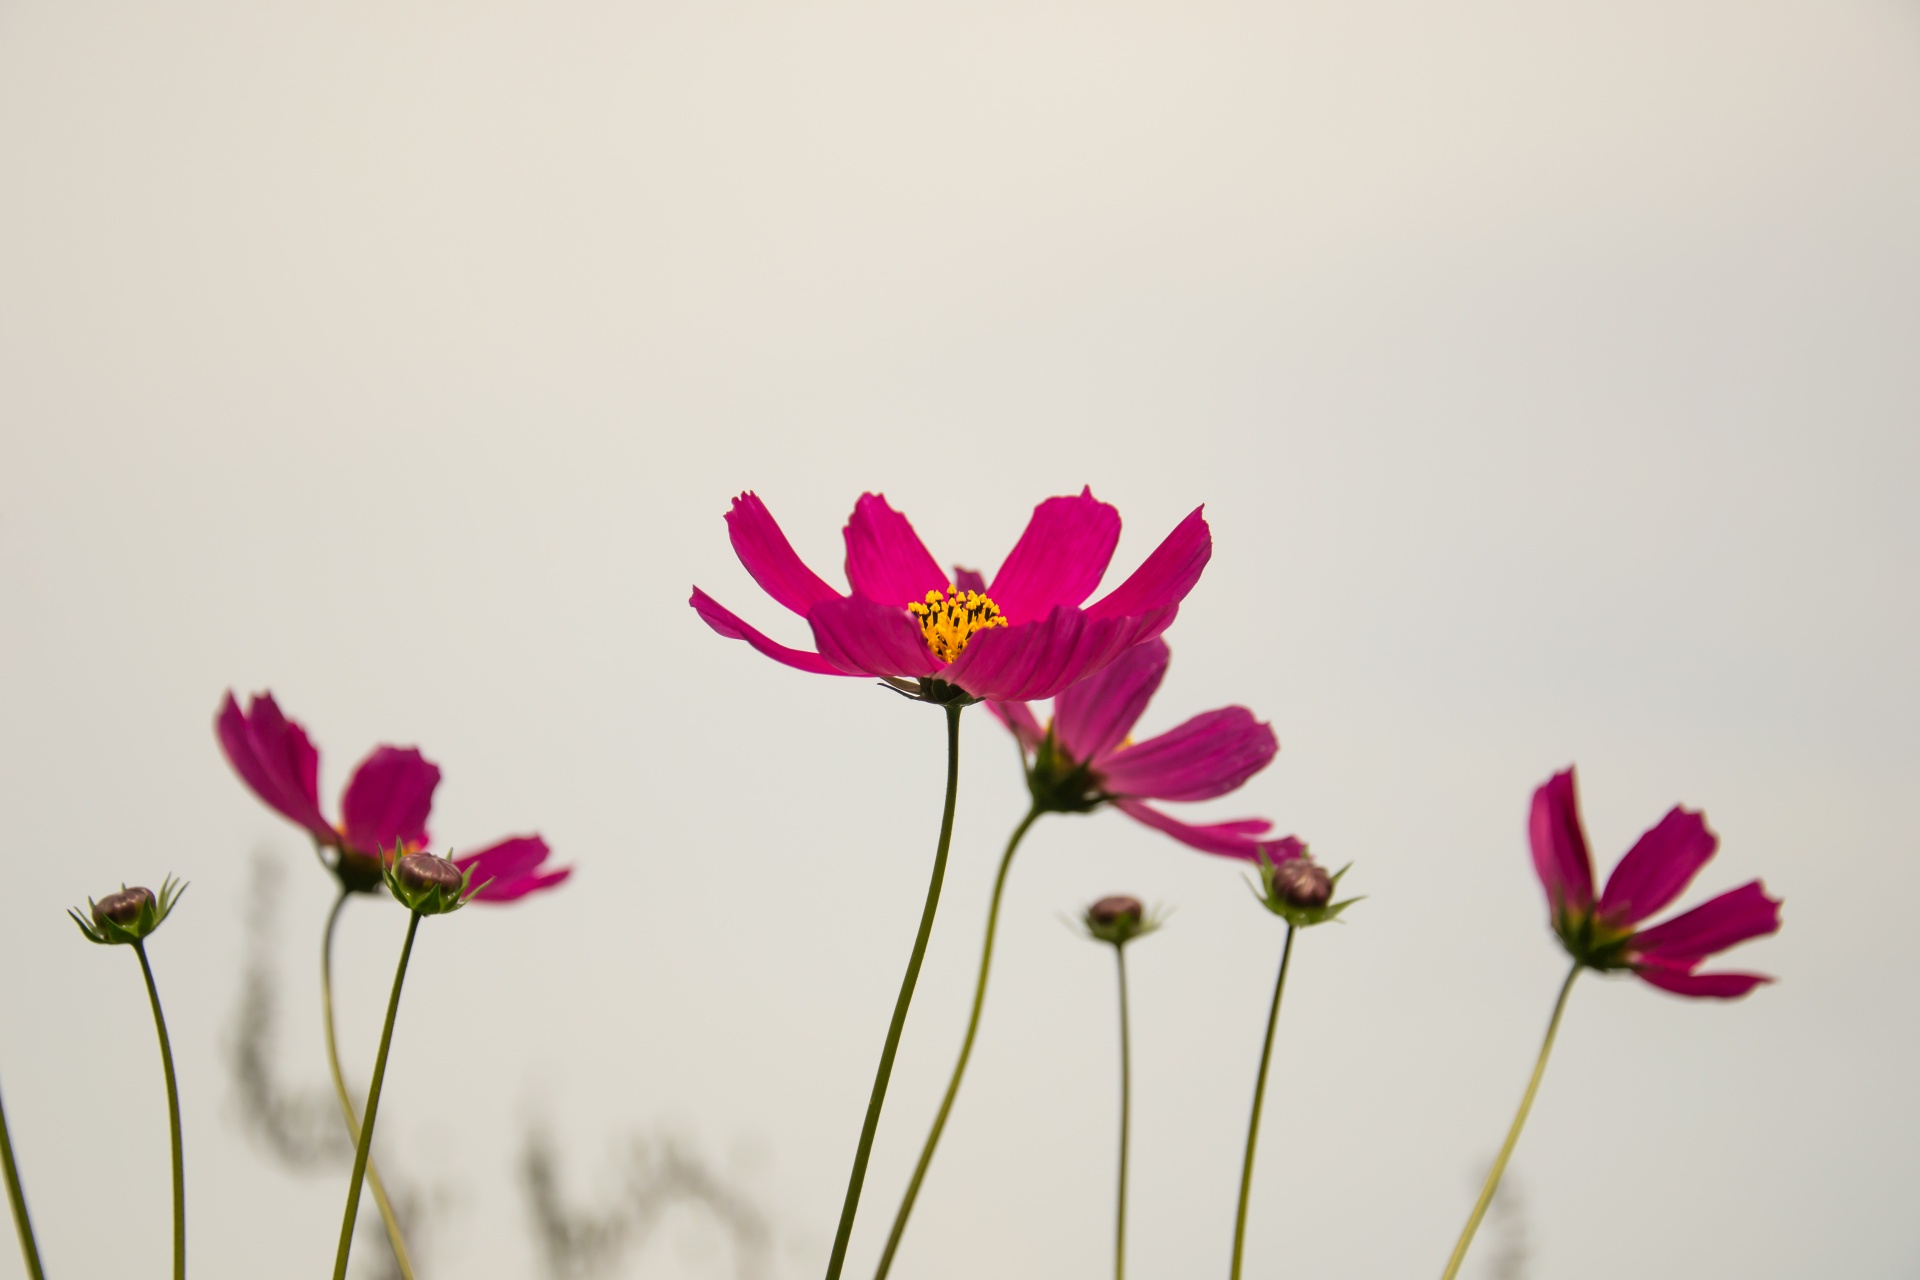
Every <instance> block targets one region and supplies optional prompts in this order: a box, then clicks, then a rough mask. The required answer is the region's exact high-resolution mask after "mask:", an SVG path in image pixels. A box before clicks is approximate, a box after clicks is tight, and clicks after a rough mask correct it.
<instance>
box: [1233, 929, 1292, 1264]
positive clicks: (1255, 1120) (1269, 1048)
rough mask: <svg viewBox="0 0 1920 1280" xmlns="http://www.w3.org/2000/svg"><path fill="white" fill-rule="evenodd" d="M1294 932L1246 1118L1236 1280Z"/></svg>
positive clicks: (1284, 950) (1235, 1235) (1284, 954)
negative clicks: (1255, 1154) (1269, 1070)
mask: <svg viewBox="0 0 1920 1280" xmlns="http://www.w3.org/2000/svg"><path fill="white" fill-rule="evenodd" d="M1293 931H1294V927H1293V924H1292V923H1291V922H1289V923H1288V925H1287V941H1286V945H1285V946H1283V947H1281V948H1280V976H1279V977H1278V978H1275V979H1274V983H1273V1004H1272V1005H1271V1006H1270V1007H1269V1008H1268V1009H1267V1041H1266V1044H1265V1045H1264V1046H1262V1047H1261V1050H1260V1074H1259V1075H1257V1076H1255V1077H1254V1082H1253V1116H1252V1118H1251V1119H1249V1120H1248V1121H1247V1154H1246V1158H1245V1159H1244V1160H1242V1161H1241V1163H1240V1207H1239V1208H1238V1209H1237V1210H1236V1211H1235V1213H1234V1217H1233V1272H1232V1275H1233V1280H1240V1262H1241V1258H1242V1256H1243V1255H1244V1254H1245V1252H1246V1247H1247V1200H1248V1197H1249V1196H1250V1194H1251V1193H1252V1191H1253V1152H1254V1148H1255V1146H1256V1145H1257V1144H1258V1143H1259V1141H1260V1107H1261V1104H1262V1103H1263V1102H1265V1101H1266V1096H1267V1070H1268V1068H1269V1067H1270V1066H1272V1064H1273V1031H1274V1028H1275V1027H1277V1026H1279V1025H1280V996H1281V994H1282V993H1283V992H1284V991H1285V990H1286V988H1287V965H1288V964H1289V962H1291V961H1292V959H1293Z"/></svg>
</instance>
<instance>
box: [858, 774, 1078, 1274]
mask: <svg viewBox="0 0 1920 1280" xmlns="http://www.w3.org/2000/svg"><path fill="white" fill-rule="evenodd" d="M1043 812H1045V810H1043V809H1041V808H1040V807H1039V806H1038V805H1036V806H1034V807H1033V808H1031V809H1029V810H1027V816H1026V817H1024V818H1022V819H1020V825H1019V826H1017V827H1015V828H1014V829H1013V836H1012V837H1011V838H1010V839H1009V840H1008V841H1007V851H1006V852H1005V853H1003V854H1001V855H1000V872H999V874H998V875H996V876H995V877H994V880H993V898H992V900H991V902H990V903H989V905H988V907H987V940H986V943H985V944H984V945H983V946H982V947H981V948H980V977H979V979H978V981H976V982H975V983H974V987H973V1012H972V1013H971V1014H969V1015H968V1017H967V1034H966V1038H965V1039H963V1040H962V1041H961V1042H960V1058H959V1061H957V1062H955V1063H954V1064H953V1078H952V1079H950V1080H949V1081H947V1093H946V1096H945V1097H943V1098H942V1099H940V1110H939V1111H938V1112H936V1113H935V1115H934V1117H933V1128H932V1130H931V1131H929V1132H928V1134H927V1141H926V1143H925V1145H923V1146H922V1147H921V1148H920V1162H919V1163H918V1164H916V1165H914V1166H913V1177H912V1179H911V1180H910V1181H908V1183H907V1193H906V1195H904V1196H902V1197H901V1198H900V1208H899V1210H898V1211H897V1212H895V1213H894V1215H893V1229H892V1230H891V1231H889V1232H888V1233H887V1247H886V1249H885V1250H884V1251H882V1253H881V1254H880V1266H879V1269H878V1270H876V1271H875V1272H874V1273H873V1275H874V1280H886V1275H887V1271H888V1270H889V1269H890V1268H891V1267H892V1266H893V1255H894V1254H895V1253H896V1252H897V1251H898V1250H899V1248H900V1239H901V1237H902V1236H904V1235H906V1233H907V1219H908V1217H909V1216H911V1215H912V1213H913V1205H914V1201H915V1200H917V1199H918V1198H919V1195H920V1184H921V1183H922V1182H924V1181H925V1180H926V1177H927V1169H928V1167H929V1166H930V1165H932V1164H933V1150H934V1148H935V1147H937V1146H939V1145H940V1135H941V1133H942V1132H943V1131H944V1130H945V1129H946V1127H947V1115H948V1113H949V1112H951V1111H952V1110H953V1100H954V1099H955V1098H956V1097H958V1096H959V1094H960V1078H961V1077H962V1076H964V1075H966V1073H967V1060H968V1059H969V1058H971V1057H972V1056H973V1038H974V1036H975V1034H976V1033H978V1032H979V1030H980V1010H981V1007H982V1006H983V1005H985V1004H986V1002H987V972H988V970H989V969H991V968H992V966H993V940H994V935H995V933H996V932H997V931H998V929H999V927H1000V897H1001V894H1002V893H1003V892H1005V890H1006V887H1007V870H1008V868H1010V867H1011V866H1013V855H1014V853H1015V851H1016V850H1018V849H1019V848H1020V841H1021V838H1022V837H1024V836H1025V835H1026V834H1027V829H1028V828H1029V827H1031V826H1032V825H1033V824H1034V821H1035V820H1036V819H1037V818H1039V816H1040V815H1041V814H1042V813H1043Z"/></svg>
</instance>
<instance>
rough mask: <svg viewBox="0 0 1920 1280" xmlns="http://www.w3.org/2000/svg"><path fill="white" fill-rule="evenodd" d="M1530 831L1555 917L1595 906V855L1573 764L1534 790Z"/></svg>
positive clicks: (1535, 865) (1536, 864) (1535, 866)
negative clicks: (1590, 851)
mask: <svg viewBox="0 0 1920 1280" xmlns="http://www.w3.org/2000/svg"><path fill="white" fill-rule="evenodd" d="M1527 835H1528V837H1529V838H1530V840H1531V841H1532V844H1533V869H1534V871H1535V872H1536V873H1537V874H1538V875H1539V877H1540V883H1541V884H1542V885H1543V886H1544V887H1545V888H1546V891H1547V903H1548V905H1549V906H1550V907H1551V908H1552V909H1553V914H1554V917H1555V919H1556V920H1557V919H1558V918H1559V917H1561V916H1563V915H1567V914H1573V915H1583V914H1585V913H1586V912H1587V911H1588V910H1589V909H1590V908H1592V906H1593V858H1592V856H1591V855H1589V854H1588V852H1587V835H1586V832H1585V831H1583V830H1582V829H1581V827H1580V800H1579V797H1578V796H1577V795H1576V794H1575V791H1574V785H1573V768H1572V766H1568V767H1567V768H1566V769H1564V770H1562V771H1561V772H1559V773H1556V774H1554V775H1553V776H1552V777H1551V778H1548V779H1547V780H1546V782H1544V783H1542V784H1541V786H1540V789H1539V790H1537V791H1535V792H1534V793H1533V812H1532V814H1531V816H1530V818H1529V821H1528V823H1527Z"/></svg>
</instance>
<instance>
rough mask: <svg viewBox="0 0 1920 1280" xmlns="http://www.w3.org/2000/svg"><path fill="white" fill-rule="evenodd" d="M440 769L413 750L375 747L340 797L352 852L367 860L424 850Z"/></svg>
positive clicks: (344, 825) (342, 815)
mask: <svg viewBox="0 0 1920 1280" xmlns="http://www.w3.org/2000/svg"><path fill="white" fill-rule="evenodd" d="M439 785H440V767H439V766H438V765H436V764H434V763H433V762H431V761H430V760H428V759H427V758H426V757H425V756H422V755H421V754H420V753H419V752H418V751H417V750H415V749H414V748H412V747H387V746H380V747H375V748H374V749H373V750H372V751H371V752H370V753H368V755H367V758H366V759H365V760H362V761H361V762H360V767H359V768H357V769H355V770H354V771H353V777H352V778H351V779H349V780H348V782H347V790H346V794H345V795H343V796H341V797H340V826H341V828H342V833H343V834H344V835H345V837H346V841H347V845H348V847H350V848H352V849H354V850H356V851H358V852H360V853H364V854H368V855H372V854H376V853H392V852H393V851H394V850H395V849H399V848H402V847H403V846H404V847H405V848H407V849H423V848H425V847H426V844H427V815H428V814H429V813H431V812H432V811H433V792H434V788H436V787H438V786H439Z"/></svg>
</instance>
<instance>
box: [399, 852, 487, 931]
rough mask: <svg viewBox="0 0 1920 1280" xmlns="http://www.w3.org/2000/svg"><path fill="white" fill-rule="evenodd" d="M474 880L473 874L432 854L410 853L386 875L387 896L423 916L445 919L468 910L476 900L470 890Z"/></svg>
mask: <svg viewBox="0 0 1920 1280" xmlns="http://www.w3.org/2000/svg"><path fill="white" fill-rule="evenodd" d="M472 878H473V877H472V874H471V873H470V872H466V871H462V870H461V869H460V868H459V867H457V866H455V865H454V864H453V863H451V862H449V861H447V859H445V858H441V857H437V856H435V855H434V854H431V853H409V854H407V855H406V856H405V857H403V858H401V859H399V860H398V861H397V862H395V863H394V864H393V865H392V866H391V867H389V868H388V869H387V872H386V879H387V890H388V892H390V893H392V894H393V896H394V897H396V898H398V899H399V900H400V903H401V905H402V906H404V907H406V908H407V909H408V910H410V911H417V912H419V913H420V914H421V915H423V916H438V915H445V914H446V913H447V912H449V911H458V910H459V909H460V908H461V907H464V906H466V905H467V899H468V898H470V897H472V896H473V895H472V893H471V892H469V890H468V887H467V882H468V881H469V880H471V879H472Z"/></svg>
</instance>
